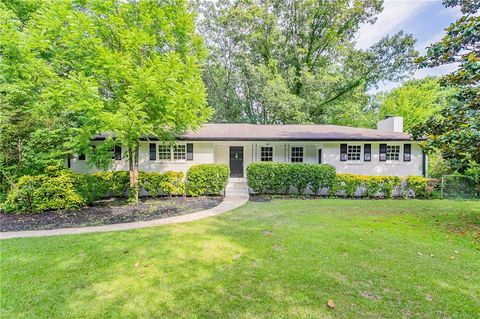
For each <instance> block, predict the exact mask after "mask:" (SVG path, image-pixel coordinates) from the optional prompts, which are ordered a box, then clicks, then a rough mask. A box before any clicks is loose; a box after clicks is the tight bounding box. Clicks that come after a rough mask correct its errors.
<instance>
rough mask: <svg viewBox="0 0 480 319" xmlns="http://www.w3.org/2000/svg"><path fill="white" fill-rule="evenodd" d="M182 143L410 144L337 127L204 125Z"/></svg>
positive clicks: (398, 136) (393, 135) (394, 135)
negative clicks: (377, 142) (381, 142)
mask: <svg viewBox="0 0 480 319" xmlns="http://www.w3.org/2000/svg"><path fill="white" fill-rule="evenodd" d="M182 139H184V140H192V141H356V140H362V141H410V140H411V137H410V135H408V134H407V133H399V132H385V131H379V130H374V129H367V128H356V127H348V126H337V125H314V124H312V125H287V124H280V125H256V124H205V125H203V126H202V127H201V128H200V129H198V130H196V131H195V132H189V133H187V134H185V135H184V136H183V137H182Z"/></svg>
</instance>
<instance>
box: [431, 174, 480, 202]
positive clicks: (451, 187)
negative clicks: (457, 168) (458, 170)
mask: <svg viewBox="0 0 480 319" xmlns="http://www.w3.org/2000/svg"><path fill="white" fill-rule="evenodd" d="M440 191H441V197H442V199H480V193H479V189H478V186H477V185H475V183H474V182H473V181H472V179H470V178H469V177H467V176H462V175H444V176H442V181H441V185H440Z"/></svg>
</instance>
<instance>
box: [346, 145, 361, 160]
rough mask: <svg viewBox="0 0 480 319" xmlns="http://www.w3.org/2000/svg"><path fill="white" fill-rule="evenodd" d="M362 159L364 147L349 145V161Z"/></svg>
mask: <svg viewBox="0 0 480 319" xmlns="http://www.w3.org/2000/svg"><path fill="white" fill-rule="evenodd" d="M361 158H362V146H361V145H350V144H349V145H348V146H347V160H348V161H360V159H361Z"/></svg>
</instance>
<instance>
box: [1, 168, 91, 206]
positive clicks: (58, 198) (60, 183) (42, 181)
mask: <svg viewBox="0 0 480 319" xmlns="http://www.w3.org/2000/svg"><path fill="white" fill-rule="evenodd" d="M84 204H85V200H84V199H83V198H82V196H80V195H79V194H78V193H77V192H76V190H75V187H74V178H73V175H72V173H71V172H70V171H67V170H65V171H60V172H58V173H57V174H56V175H55V176H48V175H37V176H22V177H21V178H20V179H19V181H18V183H17V185H16V186H15V188H14V189H12V190H11V191H10V192H9V193H8V196H7V200H6V201H5V205H4V209H5V211H7V212H17V213H22V212H24V213H38V212H43V211H48V210H61V209H68V208H80V207H82V206H83V205H84Z"/></svg>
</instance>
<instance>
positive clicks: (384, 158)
mask: <svg viewBox="0 0 480 319" xmlns="http://www.w3.org/2000/svg"><path fill="white" fill-rule="evenodd" d="M386 161H387V144H380V162H386Z"/></svg>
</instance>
